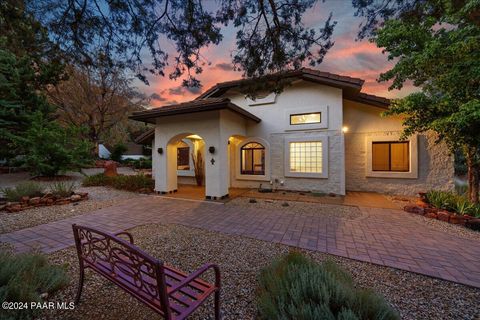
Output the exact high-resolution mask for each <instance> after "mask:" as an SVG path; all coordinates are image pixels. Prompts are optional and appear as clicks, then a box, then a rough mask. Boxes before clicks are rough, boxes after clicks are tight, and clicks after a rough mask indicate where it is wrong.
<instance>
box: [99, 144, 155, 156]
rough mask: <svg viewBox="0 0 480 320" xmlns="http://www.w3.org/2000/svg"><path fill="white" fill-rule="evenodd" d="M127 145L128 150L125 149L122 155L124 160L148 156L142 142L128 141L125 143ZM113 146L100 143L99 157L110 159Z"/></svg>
mask: <svg viewBox="0 0 480 320" xmlns="http://www.w3.org/2000/svg"><path fill="white" fill-rule="evenodd" d="M125 147H127V151H125V152H124V153H123V155H122V160H126V159H133V160H138V159H141V158H146V156H145V155H144V154H143V146H142V145H141V144H138V143H135V142H127V143H126V144H125ZM112 149H113V147H108V146H106V145H104V144H99V145H98V157H99V158H101V159H110V156H111V154H112V152H111V151H110V150H112Z"/></svg>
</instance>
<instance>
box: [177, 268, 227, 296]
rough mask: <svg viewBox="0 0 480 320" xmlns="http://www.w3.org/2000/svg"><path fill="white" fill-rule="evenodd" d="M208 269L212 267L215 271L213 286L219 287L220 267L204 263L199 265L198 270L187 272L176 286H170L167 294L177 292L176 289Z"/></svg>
mask: <svg viewBox="0 0 480 320" xmlns="http://www.w3.org/2000/svg"><path fill="white" fill-rule="evenodd" d="M208 269H213V270H214V271H215V286H216V287H217V288H220V268H219V267H218V266H217V265H216V264H213V263H206V264H204V265H203V266H201V267H200V268H199V269H198V270H196V271H194V272H192V273H191V274H189V275H188V277H186V278H185V279H183V281H181V282H179V283H177V285H176V286H174V287H171V288H170V290H169V291H168V294H172V293H175V292H177V291H178V290H180V289H181V288H183V287H185V286H186V285H188V284H189V283H190V282H192V281H193V280H195V279H197V278H198V277H199V276H200V275H202V274H203V273H204V272H205V271H207V270H208Z"/></svg>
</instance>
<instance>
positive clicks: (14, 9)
mask: <svg viewBox="0 0 480 320" xmlns="http://www.w3.org/2000/svg"><path fill="white" fill-rule="evenodd" d="M62 78H63V64H62V58H61V55H60V52H59V50H58V48H57V47H56V46H55V45H54V44H53V43H52V42H51V41H50V40H49V38H48V34H47V33H46V30H45V29H44V28H42V26H41V25H40V24H39V23H38V21H36V20H35V19H34V18H33V17H32V16H30V15H28V14H26V13H25V11H24V8H23V6H22V5H21V3H19V2H18V1H2V2H0V143H2V145H3V146H6V147H5V148H1V151H0V157H6V158H10V157H13V156H15V155H16V154H18V150H16V149H15V148H14V145H13V139H14V138H15V137H16V136H19V135H21V134H22V133H24V132H25V130H26V129H27V128H28V127H29V125H30V117H29V116H30V115H31V114H32V113H34V112H36V111H38V112H41V113H42V114H44V115H47V114H50V113H51V112H52V111H53V108H52V107H51V106H50V105H49V104H48V103H47V101H46V100H45V98H44V96H43V94H42V91H43V90H45V88H47V87H48V86H50V85H54V84H56V83H58V81H60V80H61V79H62Z"/></svg>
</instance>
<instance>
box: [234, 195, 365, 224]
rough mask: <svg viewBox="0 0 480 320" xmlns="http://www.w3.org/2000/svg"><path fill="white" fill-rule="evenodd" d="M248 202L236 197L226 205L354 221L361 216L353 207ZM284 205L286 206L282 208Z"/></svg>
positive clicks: (282, 201) (291, 202)
mask: <svg viewBox="0 0 480 320" xmlns="http://www.w3.org/2000/svg"><path fill="white" fill-rule="evenodd" d="M250 200H251V198H246V197H237V198H234V199H232V200H231V201H229V202H227V205H232V206H242V207H246V208H257V209H258V208H261V209H275V210H282V211H284V212H287V213H292V214H295V213H296V212H303V213H312V214H316V215H325V216H326V217H335V218H343V219H356V218H359V217H361V216H362V213H361V212H360V210H359V209H358V208H357V207H354V206H343V205H334V204H323V203H322V204H320V203H311V202H301V201H284V200H268V199H255V200H256V201H257V202H256V203H250ZM286 203H287V204H288V206H284V204H286Z"/></svg>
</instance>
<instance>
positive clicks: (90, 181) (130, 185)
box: [83, 173, 154, 191]
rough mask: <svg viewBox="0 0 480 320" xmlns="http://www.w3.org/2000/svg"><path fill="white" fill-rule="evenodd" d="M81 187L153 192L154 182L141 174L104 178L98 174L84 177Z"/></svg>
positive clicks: (101, 174)
mask: <svg viewBox="0 0 480 320" xmlns="http://www.w3.org/2000/svg"><path fill="white" fill-rule="evenodd" d="M83 185H84V186H85V187H92V186H109V187H113V188H115V189H120V190H127V191H140V190H142V189H148V190H153V187H154V181H153V180H152V178H150V177H147V176H145V175H143V174H137V175H125V176H124V175H118V176H115V177H106V176H105V175H104V174H103V173H99V174H96V175H93V176H89V177H86V178H85V179H84V180H83Z"/></svg>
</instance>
